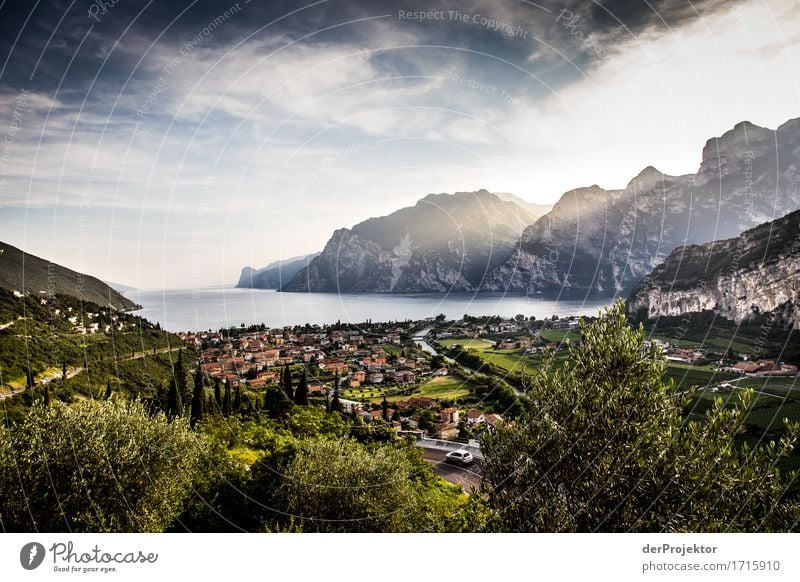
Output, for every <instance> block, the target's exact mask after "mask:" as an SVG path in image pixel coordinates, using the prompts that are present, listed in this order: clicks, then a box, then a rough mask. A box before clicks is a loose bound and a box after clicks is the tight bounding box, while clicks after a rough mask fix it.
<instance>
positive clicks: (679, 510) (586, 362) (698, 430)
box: [482, 301, 800, 532]
mask: <svg viewBox="0 0 800 582" xmlns="http://www.w3.org/2000/svg"><path fill="white" fill-rule="evenodd" d="M581 331H582V341H581V344H580V345H579V346H577V347H575V346H573V347H571V348H570V361H569V363H568V365H566V366H559V365H558V364H557V362H556V361H555V359H554V358H553V357H549V358H546V359H545V361H544V362H543V366H542V369H541V370H540V372H539V373H538V374H537V375H536V376H534V377H533V378H532V381H531V385H530V390H529V392H528V398H529V402H530V408H529V410H527V411H525V412H524V413H523V414H522V415H521V416H520V417H519V418H518V419H516V421H515V422H513V423H505V424H501V425H500V427H499V428H498V431H497V433H496V434H494V435H487V436H486V437H485V438H484V440H483V443H482V447H483V452H484V455H485V457H486V460H485V462H484V464H483V470H484V473H483V474H484V489H485V493H486V495H487V499H488V502H489V504H490V505H491V507H492V508H493V509H494V511H495V525H496V527H497V528H498V529H500V530H502V531H580V532H586V531H689V532H694V531H763V530H778V531H783V530H792V529H796V528H797V527H798V518H799V517H800V513H799V512H798V505H797V502H796V499H795V500H793V499H790V498H788V496H787V490H788V487H789V486H790V484H791V483H792V482H793V481H794V478H795V477H794V475H792V474H788V475H787V474H784V473H783V472H782V471H781V470H780V469H779V464H780V463H782V462H783V461H784V460H785V459H786V457H787V456H788V455H789V454H790V453H791V451H792V449H793V446H794V443H795V442H796V436H797V433H798V426H797V425H791V426H789V427H788V430H787V435H786V436H785V437H784V438H782V439H781V440H780V441H779V442H771V443H769V444H768V445H766V446H757V447H756V448H750V447H748V446H747V445H745V444H744V443H743V442H742V440H741V438H740V437H741V435H742V432H743V424H744V420H745V418H746V415H747V411H748V409H749V408H750V406H751V405H752V403H753V398H752V393H749V394H748V393H744V396H743V398H742V402H741V403H740V405H739V406H736V407H734V408H726V407H725V406H724V405H723V401H722V399H719V400H717V401H716V403H715V404H714V405H713V406H712V407H710V409H709V410H708V411H707V412H706V416H705V418H704V419H703V420H702V421H687V420H686V419H685V418H683V416H682V411H683V410H684V407H685V405H686V404H687V402H688V401H689V398H688V397H687V396H686V395H685V394H684V395H681V394H677V393H676V392H675V387H674V384H673V383H672V382H671V381H670V382H668V383H665V382H664V381H663V375H664V372H665V369H666V361H665V360H664V358H663V356H662V355H661V354H660V353H659V352H658V351H657V350H656V349H655V348H649V349H646V348H645V344H644V342H645V334H644V330H643V329H642V328H641V327H640V328H639V329H638V330H634V329H631V328H630V326H629V325H628V323H627V320H626V317H625V311H624V304H623V303H622V302H621V301H620V302H618V303H617V304H616V305H615V306H614V307H612V308H610V309H609V310H608V311H607V312H605V313H604V314H603V315H602V317H601V318H600V319H599V320H598V321H597V322H595V323H593V324H591V325H585V324H583V323H582V328H581Z"/></svg>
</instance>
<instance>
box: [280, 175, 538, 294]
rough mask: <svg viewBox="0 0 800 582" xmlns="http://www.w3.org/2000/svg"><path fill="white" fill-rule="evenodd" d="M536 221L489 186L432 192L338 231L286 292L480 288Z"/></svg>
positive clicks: (415, 290) (467, 289)
mask: <svg viewBox="0 0 800 582" xmlns="http://www.w3.org/2000/svg"><path fill="white" fill-rule="evenodd" d="M533 220H534V217H533V215H532V214H531V213H530V212H528V211H527V210H525V209H524V208H522V207H520V206H519V205H517V204H515V203H514V202H510V201H506V200H502V199H501V198H499V197H498V196H496V195H495V194H492V193H491V192H489V191H487V190H478V191H475V192H456V193H453V194H444V193H433V194H428V195H426V196H424V197H423V198H421V199H420V200H418V201H417V202H416V203H415V204H414V205H413V206H408V207H405V208H401V209H399V210H397V211H395V212H393V213H391V214H389V215H386V216H381V217H374V218H368V219H367V220H364V221H362V222H360V223H358V224H356V225H354V226H353V227H352V228H340V229H337V230H336V231H334V233H333V235H332V236H331V238H330V239H329V240H328V242H327V243H326V245H325V248H324V249H323V251H322V253H321V254H320V255H319V256H318V257H316V258H315V259H313V260H312V261H311V262H310V263H309V265H308V267H306V268H304V269H301V270H300V271H299V272H298V273H297V275H296V276H295V277H294V278H293V279H292V280H291V281H289V283H288V284H286V285H285V286H284V287H282V288H281V290H282V291H292V292H300V291H309V292H379V293H418V292H447V291H471V290H475V289H477V288H479V287H480V284H481V281H482V278H483V277H484V276H485V273H486V272H487V271H488V270H489V269H490V268H491V267H492V266H494V265H495V264H499V263H500V262H501V261H502V260H505V258H506V257H507V256H508V255H509V254H510V253H511V251H512V249H513V245H514V244H515V243H516V241H517V240H518V238H519V235H520V234H521V233H522V231H523V229H524V228H525V227H526V226H527V225H528V224H530V223H531V222H533ZM487 227H488V228H487Z"/></svg>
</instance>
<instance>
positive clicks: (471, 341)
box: [437, 338, 494, 351]
mask: <svg viewBox="0 0 800 582" xmlns="http://www.w3.org/2000/svg"><path fill="white" fill-rule="evenodd" d="M437 341H438V342H439V343H440V344H442V345H443V346H445V347H448V348H449V347H450V346H455V345H459V346H461V347H462V348H464V349H465V350H478V351H483V350H490V349H492V348H493V347H494V342H490V341H489V340H483V339H475V338H447V339H442V340H437Z"/></svg>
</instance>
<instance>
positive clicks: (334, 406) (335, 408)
mask: <svg viewBox="0 0 800 582" xmlns="http://www.w3.org/2000/svg"><path fill="white" fill-rule="evenodd" d="M341 411H342V403H341V402H339V374H336V378H335V380H334V384H333V400H332V401H331V412H341Z"/></svg>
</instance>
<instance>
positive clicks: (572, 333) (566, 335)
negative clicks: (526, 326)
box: [541, 329, 581, 344]
mask: <svg viewBox="0 0 800 582" xmlns="http://www.w3.org/2000/svg"><path fill="white" fill-rule="evenodd" d="M541 336H542V339H544V340H547V341H549V342H554V343H557V344H560V343H561V342H563V341H564V340H566V339H569V340H572V341H574V342H578V341H580V340H581V334H580V332H579V331H576V330H574V329H570V330H550V331H543V332H542V333H541Z"/></svg>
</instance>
